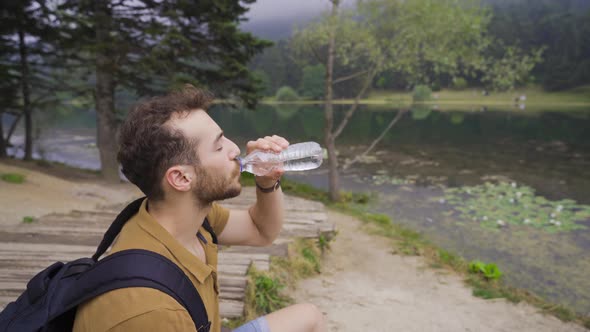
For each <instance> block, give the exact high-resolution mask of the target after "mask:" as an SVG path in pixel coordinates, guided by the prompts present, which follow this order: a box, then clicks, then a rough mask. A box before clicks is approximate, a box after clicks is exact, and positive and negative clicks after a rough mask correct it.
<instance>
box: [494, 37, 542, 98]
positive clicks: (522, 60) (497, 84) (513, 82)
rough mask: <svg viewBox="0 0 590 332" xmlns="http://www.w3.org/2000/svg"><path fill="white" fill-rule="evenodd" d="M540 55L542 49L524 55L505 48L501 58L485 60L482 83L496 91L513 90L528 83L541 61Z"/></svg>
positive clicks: (521, 52) (516, 50) (515, 49)
mask: <svg viewBox="0 0 590 332" xmlns="http://www.w3.org/2000/svg"><path fill="white" fill-rule="evenodd" d="M542 53H543V49H542V48H540V49H535V50H533V51H532V52H531V53H530V54H525V53H524V52H523V51H522V50H520V49H518V48H516V47H514V46H509V47H505V50H504V52H503V56H502V57H501V58H494V57H492V58H490V59H488V60H487V66H486V69H485V71H484V74H483V77H482V81H483V82H485V83H488V84H489V85H490V86H491V87H492V89H494V90H496V91H510V90H513V89H514V88H515V87H517V86H518V85H519V84H520V85H522V84H524V83H526V82H527V81H528V79H529V74H530V72H531V70H532V69H533V68H534V67H535V65H537V64H538V63H540V62H541V61H542V56H541V55H542Z"/></svg>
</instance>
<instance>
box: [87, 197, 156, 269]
mask: <svg viewBox="0 0 590 332" xmlns="http://www.w3.org/2000/svg"><path fill="white" fill-rule="evenodd" d="M144 199H146V198H145V197H142V198H139V199H136V200H135V201H133V202H132V203H130V204H129V205H127V206H126V207H125V208H124V209H123V211H121V212H120V213H119V215H117V218H115V220H114V221H113V223H112V224H111V226H109V229H108V230H107V231H106V232H105V233H104V236H103V238H102V241H100V244H99V245H98V248H96V252H95V253H94V255H92V259H93V260H94V261H98V259H99V258H100V256H102V254H104V253H105V252H106V251H107V249H108V248H109V246H110V245H111V244H113V241H114V240H115V238H116V237H117V235H119V232H121V229H123V226H125V223H127V221H128V220H129V219H131V217H133V216H134V215H135V214H137V212H138V211H139V208H140V207H141V203H142V202H143V200H144Z"/></svg>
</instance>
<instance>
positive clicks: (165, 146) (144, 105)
mask: <svg viewBox="0 0 590 332" xmlns="http://www.w3.org/2000/svg"><path fill="white" fill-rule="evenodd" d="M212 101H213V95H212V94H211V93H210V92H208V91H206V90H201V89H198V88H195V87H194V86H192V85H186V86H185V87H184V88H183V89H181V90H178V91H174V92H171V93H169V94H167V95H164V96H159V97H154V98H152V99H149V100H146V101H143V102H140V103H138V104H137V105H136V106H135V107H134V108H133V109H132V110H131V111H130V112H129V114H128V115H127V118H126V119H125V121H124V122H123V124H122V126H121V128H120V130H119V152H118V154H117V159H118V160H119V163H121V166H122V171H123V174H125V176H126V177H127V179H128V180H129V181H131V183H133V184H135V185H136V186H137V187H139V189H141V191H142V192H143V193H144V194H145V195H146V196H148V197H149V198H150V200H152V201H158V200H162V199H163V198H164V191H163V189H162V187H161V185H160V182H161V180H162V178H163V177H164V174H165V173H166V170H168V168H170V167H172V166H174V165H179V164H193V165H196V164H198V162H199V160H198V158H197V156H196V152H195V149H196V145H197V143H198V142H196V141H195V140H194V139H189V138H187V137H185V136H184V134H183V132H182V131H181V130H180V129H174V128H172V127H170V126H167V125H166V123H167V122H168V121H169V120H170V119H171V118H172V117H173V116H187V115H188V114H190V112H193V111H195V110H198V109H201V110H204V111H207V108H208V107H209V105H210V104H211V102H212Z"/></svg>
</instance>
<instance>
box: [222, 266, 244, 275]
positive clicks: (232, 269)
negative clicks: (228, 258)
mask: <svg viewBox="0 0 590 332" xmlns="http://www.w3.org/2000/svg"><path fill="white" fill-rule="evenodd" d="M247 271H248V266H245V265H219V266H217V272H218V273H219V274H233V275H239V276H245V275H246V272H247Z"/></svg>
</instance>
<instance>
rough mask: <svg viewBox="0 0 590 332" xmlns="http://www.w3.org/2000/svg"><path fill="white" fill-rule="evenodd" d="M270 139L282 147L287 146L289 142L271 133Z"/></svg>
mask: <svg viewBox="0 0 590 332" xmlns="http://www.w3.org/2000/svg"><path fill="white" fill-rule="evenodd" d="M271 139H272V141H273V142H275V143H276V144H278V145H280V146H281V147H282V148H283V149H286V148H287V147H288V146H289V142H288V141H287V140H286V139H284V138H283V137H281V136H277V135H272V137H271Z"/></svg>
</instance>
